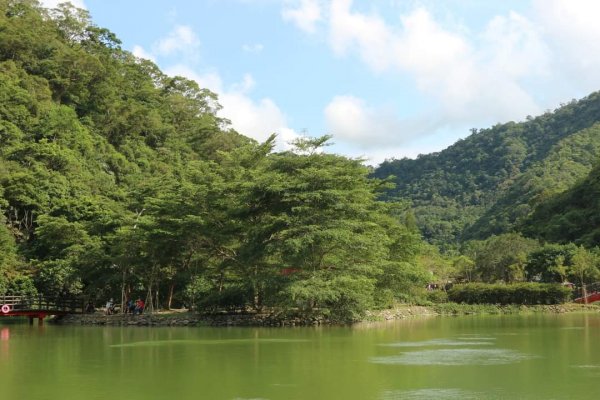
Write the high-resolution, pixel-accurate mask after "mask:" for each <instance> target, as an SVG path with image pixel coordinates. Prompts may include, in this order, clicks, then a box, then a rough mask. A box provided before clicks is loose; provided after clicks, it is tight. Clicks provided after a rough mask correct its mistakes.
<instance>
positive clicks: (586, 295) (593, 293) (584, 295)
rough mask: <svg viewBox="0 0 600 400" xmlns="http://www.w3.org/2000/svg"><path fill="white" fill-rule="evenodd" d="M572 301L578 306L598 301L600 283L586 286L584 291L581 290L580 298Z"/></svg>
mask: <svg viewBox="0 0 600 400" xmlns="http://www.w3.org/2000/svg"><path fill="white" fill-rule="evenodd" d="M573 301H574V302H575V303H580V304H588V303H594V302H596V301H600V282H596V283H592V284H591V285H587V286H586V290H585V291H584V290H583V289H581V294H580V296H579V297H577V298H576V299H575V300H573Z"/></svg>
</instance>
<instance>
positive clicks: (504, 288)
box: [448, 282, 571, 305]
mask: <svg viewBox="0 0 600 400" xmlns="http://www.w3.org/2000/svg"><path fill="white" fill-rule="evenodd" d="M570 297H571V290H570V289H569V288H568V287H565V286H562V285H560V284H551V283H530V282H529V283H516V284H512V285H502V284H494V285H490V284H485V283H468V284H464V285H455V286H454V287H453V288H452V289H450V290H449V291H448V299H449V300H450V301H454V302H457V303H467V304H527V305H532V304H560V303H566V302H568V301H569V300H570Z"/></svg>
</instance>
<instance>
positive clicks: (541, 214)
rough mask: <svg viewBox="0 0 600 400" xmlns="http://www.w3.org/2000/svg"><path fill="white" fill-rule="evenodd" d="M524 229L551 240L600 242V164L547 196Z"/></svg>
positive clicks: (595, 243) (524, 225) (586, 242)
mask: <svg viewBox="0 0 600 400" xmlns="http://www.w3.org/2000/svg"><path fill="white" fill-rule="evenodd" d="M522 230H523V232H524V233H525V234H527V235H529V236H532V237H539V238H542V239H544V240H547V241H551V242H558V243H568V242H579V243H582V244H584V245H587V246H590V247H591V246H598V244H600V164H599V165H597V166H596V167H595V168H594V169H593V170H592V171H591V172H590V173H589V175H588V176H587V177H586V178H585V179H584V180H582V181H580V182H578V183H577V184H576V185H575V186H574V187H572V188H571V189H569V190H567V191H565V192H563V193H560V194H558V195H556V196H554V197H551V198H549V199H546V200H545V201H543V202H542V203H541V204H539V205H538V206H537V208H536V209H535V211H534V212H533V214H532V215H531V216H529V217H528V218H527V219H526V220H525V221H524V223H523V226H522Z"/></svg>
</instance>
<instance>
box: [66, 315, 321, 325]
mask: <svg viewBox="0 0 600 400" xmlns="http://www.w3.org/2000/svg"><path fill="white" fill-rule="evenodd" d="M55 322H56V323H58V324H67V325H96V326H101V325H107V326H313V325H322V324H324V323H325V321H323V319H322V318H320V317H303V318H300V317H294V318H290V317H285V316H283V315H278V314H197V313H191V312H182V313H155V314H142V315H131V314H117V315H104V314H102V313H95V314H83V315H67V316H64V317H62V318H57V319H56V320H55Z"/></svg>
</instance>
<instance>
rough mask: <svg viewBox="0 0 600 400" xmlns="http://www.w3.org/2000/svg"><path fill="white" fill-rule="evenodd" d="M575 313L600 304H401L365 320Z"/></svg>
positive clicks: (593, 309)
mask: <svg viewBox="0 0 600 400" xmlns="http://www.w3.org/2000/svg"><path fill="white" fill-rule="evenodd" d="M574 312H600V304H588V305H585V304H576V303H565V304H556V305H531V306H524V305H518V304H509V305H496V304H463V303H438V304H433V305H429V306H414V305H409V304H399V305H397V306H395V307H394V308H391V309H386V310H377V311H370V312H368V313H367V316H366V318H365V320H366V321H389V320H397V319H406V318H411V317H422V316H460V315H507V314H562V313H574Z"/></svg>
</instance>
